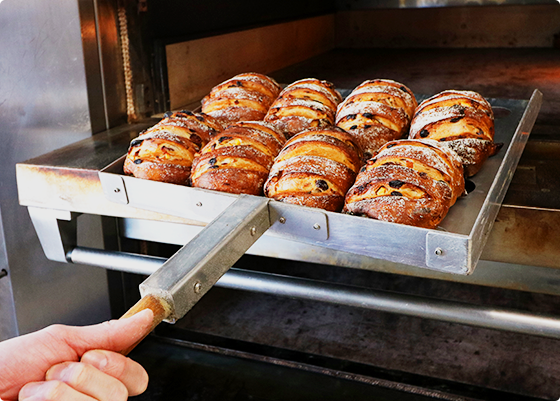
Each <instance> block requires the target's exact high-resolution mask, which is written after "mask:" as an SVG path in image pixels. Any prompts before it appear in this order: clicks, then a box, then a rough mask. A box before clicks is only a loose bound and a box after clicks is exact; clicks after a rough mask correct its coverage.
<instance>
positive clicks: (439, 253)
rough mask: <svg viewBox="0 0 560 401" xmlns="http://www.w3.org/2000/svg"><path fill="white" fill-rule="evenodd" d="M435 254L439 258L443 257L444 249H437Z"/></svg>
mask: <svg viewBox="0 0 560 401" xmlns="http://www.w3.org/2000/svg"><path fill="white" fill-rule="evenodd" d="M435 254H436V255H437V256H441V255H443V249H441V248H436V251H435Z"/></svg>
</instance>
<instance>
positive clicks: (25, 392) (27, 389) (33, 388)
mask: <svg viewBox="0 0 560 401" xmlns="http://www.w3.org/2000/svg"><path fill="white" fill-rule="evenodd" d="M46 384H47V383H45V382H37V383H28V384H26V385H25V386H24V387H23V388H22V389H21V391H20V392H19V400H20V401H21V400H25V399H26V398H31V397H34V396H36V395H38V394H40V393H41V389H42V388H44V386H45V385H46Z"/></svg>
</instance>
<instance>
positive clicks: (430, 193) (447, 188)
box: [343, 140, 465, 228]
mask: <svg viewBox="0 0 560 401" xmlns="http://www.w3.org/2000/svg"><path fill="white" fill-rule="evenodd" d="M464 190H465V181H464V178H463V168H462V165H461V162H460V160H459V158H458V157H457V155H456V154H455V153H454V152H453V151H451V150H449V149H447V148H445V147H443V146H441V145H439V143H438V142H436V141H432V140H400V141H393V142H389V143H387V144H386V145H384V146H383V147H382V148H381V149H380V150H379V153H378V154H377V155H376V156H375V157H374V158H372V159H370V160H368V161H367V163H366V165H365V166H363V167H362V168H361V170H360V172H359V174H358V177H357V178H356V182H355V183H354V185H353V186H352V188H351V189H350V190H349V191H348V193H347V194H346V200H345V202H346V203H345V206H344V210H343V211H344V212H346V213H351V214H356V215H365V216H368V217H371V218H374V219H378V220H384V221H389V222H393V223H401V224H407V225H413V226H418V227H425V228H435V227H437V226H438V224H439V223H440V222H441V220H443V218H444V217H445V215H446V214H447V212H448V210H449V208H450V207H451V206H452V205H453V204H454V203H455V201H456V199H457V197H459V196H460V195H462V194H463V193H464Z"/></svg>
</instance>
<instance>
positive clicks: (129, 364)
mask: <svg viewBox="0 0 560 401" xmlns="http://www.w3.org/2000/svg"><path fill="white" fill-rule="evenodd" d="M81 362H83V363H87V364H89V365H92V366H94V367H95V368H97V369H98V370H100V371H101V372H103V373H106V374H108V375H110V376H112V377H114V378H115V379H117V380H119V381H120V382H122V383H123V384H124V385H125V387H126V388H127V390H128V394H129V395H130V396H134V395H138V394H142V393H143V392H144V391H146V388H147V387H148V373H146V370H144V368H143V367H142V366H141V365H140V364H139V363H138V362H135V361H133V360H132V359H130V358H128V357H126V356H123V355H121V354H119V353H117V352H112V351H106V350H92V351H88V352H86V353H85V354H84V355H83V356H82V359H81Z"/></svg>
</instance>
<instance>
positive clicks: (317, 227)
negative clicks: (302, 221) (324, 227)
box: [313, 223, 321, 230]
mask: <svg viewBox="0 0 560 401" xmlns="http://www.w3.org/2000/svg"><path fill="white" fill-rule="evenodd" d="M313 228H314V229H315V230H320V229H321V226H320V225H319V223H315V224H313Z"/></svg>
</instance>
